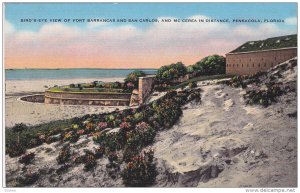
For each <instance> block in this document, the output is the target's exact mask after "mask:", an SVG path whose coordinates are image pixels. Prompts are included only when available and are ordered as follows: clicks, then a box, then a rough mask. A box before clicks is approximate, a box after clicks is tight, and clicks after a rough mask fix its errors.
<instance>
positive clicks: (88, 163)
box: [84, 151, 96, 170]
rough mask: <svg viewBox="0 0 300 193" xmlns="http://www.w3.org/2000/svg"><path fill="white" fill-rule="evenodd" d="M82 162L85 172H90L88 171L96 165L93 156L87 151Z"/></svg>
mask: <svg viewBox="0 0 300 193" xmlns="http://www.w3.org/2000/svg"><path fill="white" fill-rule="evenodd" d="M84 161H85V162H84V163H85V164H84V168H85V169H86V170H90V169H92V168H94V167H95V165H96V158H95V154H94V153H92V152H89V151H87V152H86V153H85V156H84Z"/></svg>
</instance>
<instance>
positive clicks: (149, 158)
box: [122, 151, 157, 187]
mask: <svg viewBox="0 0 300 193" xmlns="http://www.w3.org/2000/svg"><path fill="white" fill-rule="evenodd" d="M156 175H157V172H156V167H155V164H154V163H153V151H152V152H144V154H143V155H141V156H136V157H134V158H133V159H132V161H130V162H128V163H127V165H126V167H125V169H124V170H123V171H122V179H123V182H124V184H125V186H129V187H146V186H150V185H152V184H153V183H154V181H155V178H156Z"/></svg>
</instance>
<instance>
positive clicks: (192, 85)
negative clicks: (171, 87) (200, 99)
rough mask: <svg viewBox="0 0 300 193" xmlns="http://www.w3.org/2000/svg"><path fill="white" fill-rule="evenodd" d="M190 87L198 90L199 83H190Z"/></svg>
mask: <svg viewBox="0 0 300 193" xmlns="http://www.w3.org/2000/svg"><path fill="white" fill-rule="evenodd" d="M188 87H189V88H190V89H192V88H196V87H197V83H196V82H190V83H189V84H188Z"/></svg>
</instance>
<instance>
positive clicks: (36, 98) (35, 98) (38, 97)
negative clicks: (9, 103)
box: [20, 94, 45, 103]
mask: <svg viewBox="0 0 300 193" xmlns="http://www.w3.org/2000/svg"><path fill="white" fill-rule="evenodd" d="M20 100H22V101H27V102H33V103H44V102H45V95H44V94H35V95H28V96H23V97H21V98H20Z"/></svg>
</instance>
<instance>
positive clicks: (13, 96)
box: [5, 78, 126, 127]
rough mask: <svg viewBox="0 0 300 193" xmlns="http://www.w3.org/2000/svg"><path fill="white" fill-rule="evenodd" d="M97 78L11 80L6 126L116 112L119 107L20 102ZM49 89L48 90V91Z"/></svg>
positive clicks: (9, 81)
mask: <svg viewBox="0 0 300 193" xmlns="http://www.w3.org/2000/svg"><path fill="white" fill-rule="evenodd" d="M94 80H95V79H63V80H25V81H24V80H22V81H21V80H7V81H6V82H5V85H6V89H5V91H6V92H5V94H6V95H5V126H6V127H11V126H13V125H14V124H16V123H21V122H23V123H25V124H28V125H35V124H40V123H44V122H49V121H52V120H60V119H67V118H72V117H76V116H83V115H85V114H93V113H101V112H109V111H113V110H115V109H116V108H119V109H124V108H126V107H101V106H84V105H80V106H79V105H54V104H41V103H31V102H25V101H21V100H19V98H20V97H21V96H25V95H28V94H31V93H38V92H44V91H45V90H46V89H47V88H50V87H53V86H54V85H68V84H71V83H74V84H76V83H89V82H92V81H94ZM99 81H106V82H113V81H120V82H121V81H123V78H110V79H107V78H106V79H104V78H103V79H100V80H99ZM46 87H47V88H46Z"/></svg>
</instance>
